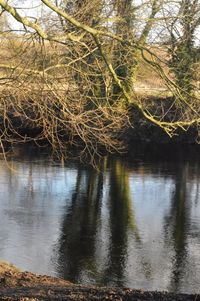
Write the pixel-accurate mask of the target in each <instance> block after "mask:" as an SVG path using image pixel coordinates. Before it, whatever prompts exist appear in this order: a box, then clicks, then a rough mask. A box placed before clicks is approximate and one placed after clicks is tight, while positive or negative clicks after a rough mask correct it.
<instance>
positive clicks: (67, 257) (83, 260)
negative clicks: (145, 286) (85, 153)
mask: <svg viewBox="0 0 200 301" xmlns="http://www.w3.org/2000/svg"><path fill="white" fill-rule="evenodd" d="M112 165H114V166H112V168H110V169H108V171H106V166H105V165H104V170H103V171H102V172H98V171H95V170H92V169H88V170H82V169H81V168H80V169H79V170H78V173H77V181H76V188H75V191H74V194H73V197H72V203H71V207H70V209H69V208H68V210H67V214H66V215H65V218H64V220H63V226H62V237H61V238H60V263H61V266H63V263H64V266H63V268H62V271H60V273H61V274H62V275H63V277H64V278H65V279H69V280H73V281H80V279H81V277H86V278H87V277H89V278H90V282H91V279H92V278H95V279H96V281H97V282H98V281H99V282H100V283H104V284H114V285H121V286H123V284H124V282H123V278H124V269H125V268H126V258H127V255H128V254H127V242H128V231H132V233H134V236H135V239H136V241H137V242H139V243H140V241H141V239H140V236H139V231H138V228H137V224H136V219H135V215H134V211H133V207H132V199H131V196H130V187H129V173H128V170H127V169H126V167H125V166H124V164H123V163H122V162H121V161H119V160H117V161H115V162H113V164H112ZM106 177H107V178H108V183H109V184H108V183H107V184H106V185H108V186H109V192H108V211H109V214H108V219H109V221H108V222H109V229H110V230H109V231H110V234H107V235H108V236H109V237H108V246H107V250H108V254H107V258H106V259H105V266H104V267H103V269H102V270H101V271H97V266H98V262H96V261H97V260H98V259H97V256H96V253H97V250H96V246H97V240H98V239H99V238H98V237H97V232H98V231H99V228H101V210H102V197H103V188H104V180H105V178H106ZM98 273H99V274H98ZM90 276H91V277H90Z"/></svg>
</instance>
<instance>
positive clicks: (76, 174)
mask: <svg viewBox="0 0 200 301" xmlns="http://www.w3.org/2000/svg"><path fill="white" fill-rule="evenodd" d="M155 149H156V148H155ZM155 149H154V150H152V149H149V148H148V147H145V148H142V150H140V149H139V148H137V151H133V153H132V155H131V156H129V157H127V156H123V157H111V158H106V157H105V158H104V160H102V162H101V164H100V166H99V168H100V170H101V171H97V170H95V169H93V168H91V167H88V166H84V165H81V164H78V163H73V162H70V163H69V162H66V163H65V164H61V163H59V162H54V161H52V160H51V159H50V158H49V156H48V155H43V156H38V155H33V153H31V152H30V151H29V152H28V154H26V156H25V155H24V154H20V155H19V154H17V155H15V156H13V157H11V158H9V159H8V162H7V163H6V162H5V160H4V159H1V160H0V259H1V260H6V261H9V262H12V263H13V264H15V265H17V266H18V267H19V268H21V269H22V270H29V271H33V272H36V273H40V274H48V275H53V276H57V277H62V278H65V279H67V280H71V281H75V282H79V283H82V284H97V285H104V286H120V287H130V288H142V289H145V290H167V291H172V292H186V293H198V292H199V279H200V158H199V148H195V150H194V151H193V150H192V151H191V149H189V150H188V149H187V148H186V150H182V149H180V147H179V148H178V149H177V148H172V147H169V148H163V149H159V147H157V149H156V150H155Z"/></svg>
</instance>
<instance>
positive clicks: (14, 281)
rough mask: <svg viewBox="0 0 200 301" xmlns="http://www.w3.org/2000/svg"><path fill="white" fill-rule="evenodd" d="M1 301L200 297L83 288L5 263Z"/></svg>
mask: <svg viewBox="0 0 200 301" xmlns="http://www.w3.org/2000/svg"><path fill="white" fill-rule="evenodd" d="M0 300H9V301H28V300H30V301H37V300H61V301H64V300H65V301H78V300H82V301H83V300H84V301H86V300H87V301H90V300H99V301H100V300H115V301H117V300H119V301H123V300H124V301H125V300H126V301H133V300H134V301H136V300H137V301H140V300H141V301H142V300H143V301H146V300H148V301H153V300H155V301H158V300H165V301H172V300H173V301H186V300H191V301H199V300H200V295H194V294H193V295H192V294H191V295H189V294H172V293H167V292H156V291H155V292H146V291H143V290H133V289H128V288H106V287H95V286H84V285H78V284H73V283H71V282H68V281H65V280H62V279H58V278H54V277H50V276H41V275H36V274H33V273H30V272H21V271H20V270H19V269H17V268H16V267H15V266H13V265H10V264H8V263H2V262H1V263H0Z"/></svg>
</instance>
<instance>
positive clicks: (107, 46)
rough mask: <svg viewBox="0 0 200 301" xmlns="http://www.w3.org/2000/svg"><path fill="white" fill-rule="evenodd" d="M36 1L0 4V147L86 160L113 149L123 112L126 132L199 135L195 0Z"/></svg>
mask: <svg viewBox="0 0 200 301" xmlns="http://www.w3.org/2000/svg"><path fill="white" fill-rule="evenodd" d="M37 2H38V3H37V4H38V5H36V6H35V7H34V8H33V9H30V6H31V4H33V1H29V0H26V1H22V3H21V4H20V1H17V4H18V7H15V5H16V2H15V1H9V2H8V1H6V0H0V7H1V9H2V10H1V17H0V20H1V22H0V31H1V33H0V42H1V50H0V51H1V59H0V85H1V86H0V88H1V107H0V119H1V120H0V121H1V142H3V141H4V140H6V141H9V142H15V141H25V140H26V141H28V140H34V141H35V142H37V143H39V141H40V140H44V139H45V140H47V141H49V143H50V144H51V145H52V147H53V148H54V150H55V151H57V152H58V153H59V154H60V153H62V154H63V153H64V151H65V150H66V146H68V145H74V144H75V145H81V146H82V151H83V153H85V151H87V152H88V153H90V155H91V157H93V155H94V154H95V153H98V152H99V149H100V148H101V147H102V146H103V147H105V148H107V149H108V150H109V151H113V150H119V149H121V147H122V144H121V143H120V137H121V136H122V135H121V133H122V132H123V131H124V129H125V128H126V127H128V126H130V111H131V112H132V111H134V115H132V116H134V118H135V120H134V119H133V120H132V119H131V123H132V125H134V124H137V125H138V124H144V123H146V124H153V125H155V126H156V127H158V128H161V129H162V130H163V131H164V132H166V133H167V134H168V135H169V136H170V137H173V136H174V135H176V134H177V132H179V131H180V130H183V131H187V130H188V129H189V128H191V127H193V128H194V129H195V133H198V127H199V123H200V117H199V114H200V109H199V86H198V84H199V54H198V52H199V41H198V31H199V27H200V26H199V25H200V1H198V0H192V1H189V0H176V1H170V0H169V1H168V0H145V1H142V0H141V1H132V0H108V1H106V0H95V1H89V0H75V1H71V0H60V1H59V0H55V1H53V0H52V1H50V0H41V1H37ZM20 5H21V6H22V7H23V6H24V8H23V10H22V7H20ZM25 7H26V8H25ZM31 14H32V17H30V16H31ZM11 16H12V17H11ZM38 16H40V17H38ZM11 18H14V19H15V20H17V21H18V23H19V24H21V25H17V23H13V22H12V19H11ZM130 108H131V109H130ZM25 129H26V130H25ZM137 129H139V127H137ZM195 138H196V139H198V134H196V137H195ZM158 139H159V138H158Z"/></svg>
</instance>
